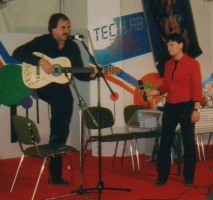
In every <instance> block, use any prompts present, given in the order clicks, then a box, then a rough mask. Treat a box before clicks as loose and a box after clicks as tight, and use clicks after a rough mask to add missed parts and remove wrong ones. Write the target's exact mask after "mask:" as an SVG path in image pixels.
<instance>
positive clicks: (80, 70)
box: [60, 67, 94, 74]
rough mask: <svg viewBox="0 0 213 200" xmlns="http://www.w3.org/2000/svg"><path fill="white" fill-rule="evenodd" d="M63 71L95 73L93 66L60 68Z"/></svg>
mask: <svg viewBox="0 0 213 200" xmlns="http://www.w3.org/2000/svg"><path fill="white" fill-rule="evenodd" d="M60 70H61V72H62V73H89V74H91V73H93V72H94V69H91V68H86V67H85V68H70V67H62V68H60Z"/></svg>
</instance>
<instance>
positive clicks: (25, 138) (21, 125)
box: [10, 115, 76, 200]
mask: <svg viewBox="0 0 213 200" xmlns="http://www.w3.org/2000/svg"><path fill="white" fill-rule="evenodd" d="M12 122H13V125H14V129H15V133H16V135H17V139H18V142H19V145H20V148H21V151H22V152H23V154H22V156H21V159H20V161H19V165H18V168H17V171H16V174H15V177H14V180H13V183H12V186H11V189H10V192H12V191H13V187H14V185H15V182H16V179H17V176H18V173H19V170H20V168H21V165H22V162H23V160H24V158H25V156H33V157H37V158H41V159H43V163H42V166H41V169H40V172H39V176H38V179H37V182H36V186H35V188H34V191H33V195H32V198H31V199H32V200H33V199H34V197H35V194H36V190H37V187H38V184H39V182H40V178H41V175H42V173H43V171H44V167H45V164H46V163H47V164H48V160H49V158H50V157H51V156H56V155H59V154H61V155H63V154H65V155H67V158H68V161H69V164H71V162H70V156H69V152H71V151H76V149H75V148H73V147H71V146H67V145H66V146H65V147H64V148H63V150H58V149H56V150H52V149H51V148H50V147H49V144H43V145H39V142H40V137H39V133H38V129H37V126H36V125H35V123H34V122H33V121H32V120H30V119H28V118H27V117H23V116H18V115H14V116H13V117H12ZM35 162H36V161H35ZM32 166H33V165H32ZM70 166H71V165H70ZM71 177H72V176H71Z"/></svg>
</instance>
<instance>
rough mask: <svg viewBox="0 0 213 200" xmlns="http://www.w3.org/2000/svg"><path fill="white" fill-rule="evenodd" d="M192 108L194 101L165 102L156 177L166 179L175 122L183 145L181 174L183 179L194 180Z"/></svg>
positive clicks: (194, 159) (194, 148) (168, 170)
mask: <svg viewBox="0 0 213 200" xmlns="http://www.w3.org/2000/svg"><path fill="white" fill-rule="evenodd" d="M193 108H194V103H193V102H192V101H188V102H184V103H178V104H169V103H166V105H165V107H164V111H163V119H162V134H161V142H160V148H159V152H158V161H157V162H158V164H157V169H158V179H163V180H167V179H168V176H169V173H170V166H171V164H170V162H171V147H172V144H173V140H174V136H175V130H176V127H177V124H178V123H180V126H181V134H182V139H183V147H184V167H183V176H184V179H185V180H188V181H193V180H194V174H195V166H196V146H195V139H194V127H195V126H194V125H195V124H193V123H191V114H192V112H193Z"/></svg>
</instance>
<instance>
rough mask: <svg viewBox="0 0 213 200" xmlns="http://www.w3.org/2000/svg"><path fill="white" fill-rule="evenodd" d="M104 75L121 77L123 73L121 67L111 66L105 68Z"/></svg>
mask: <svg viewBox="0 0 213 200" xmlns="http://www.w3.org/2000/svg"><path fill="white" fill-rule="evenodd" d="M103 73H104V74H111V75H119V74H120V73H121V69H120V68H119V67H115V66H113V65H109V66H107V67H105V68H103Z"/></svg>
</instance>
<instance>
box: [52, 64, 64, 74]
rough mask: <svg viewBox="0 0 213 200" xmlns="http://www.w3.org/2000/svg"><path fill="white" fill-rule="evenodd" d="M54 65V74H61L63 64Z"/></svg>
mask: <svg viewBox="0 0 213 200" xmlns="http://www.w3.org/2000/svg"><path fill="white" fill-rule="evenodd" d="M53 67H54V72H53V76H60V75H61V73H62V70H61V65H59V64H54V65H53Z"/></svg>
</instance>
